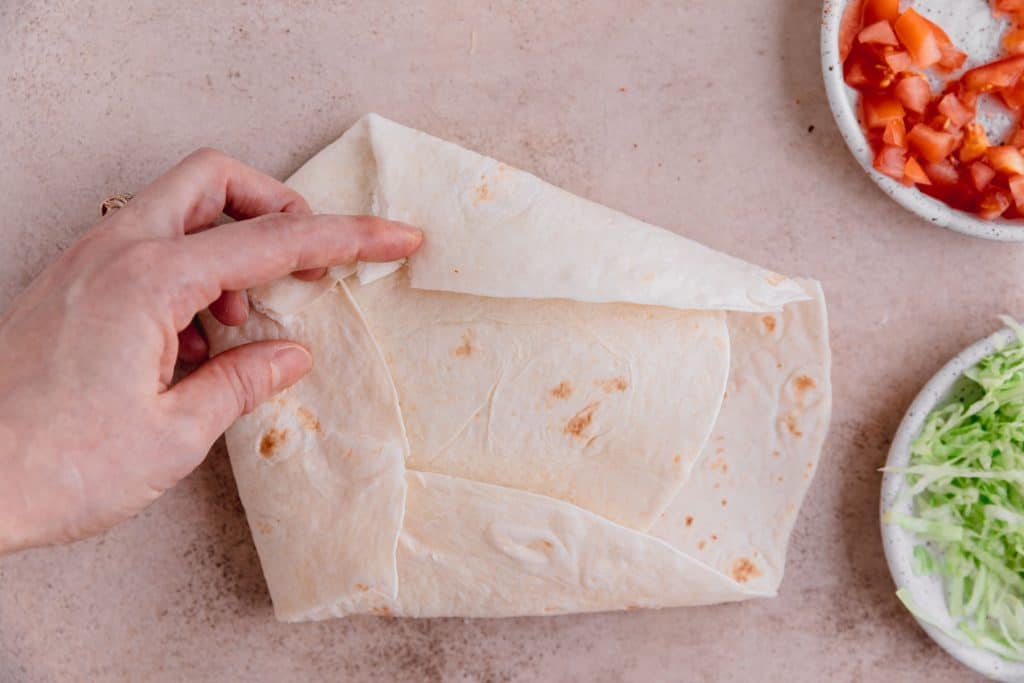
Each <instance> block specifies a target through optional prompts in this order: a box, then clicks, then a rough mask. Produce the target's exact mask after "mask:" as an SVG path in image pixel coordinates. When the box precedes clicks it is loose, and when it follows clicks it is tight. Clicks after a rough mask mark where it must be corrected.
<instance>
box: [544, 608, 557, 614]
mask: <svg viewBox="0 0 1024 683" xmlns="http://www.w3.org/2000/svg"><path fill="white" fill-rule="evenodd" d="M544 611H545V612H547V613H548V614H550V613H551V612H557V611H558V608H557V607H545V608H544Z"/></svg>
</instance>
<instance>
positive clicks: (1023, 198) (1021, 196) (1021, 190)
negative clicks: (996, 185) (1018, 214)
mask: <svg viewBox="0 0 1024 683" xmlns="http://www.w3.org/2000/svg"><path fill="white" fill-rule="evenodd" d="M1006 184H1007V185H1009V186H1010V194H1011V195H1013V204H1014V206H1016V207H1017V210H1018V211H1024V175H1013V176H1010V178H1009V180H1007V181H1006Z"/></svg>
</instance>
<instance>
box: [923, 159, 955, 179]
mask: <svg viewBox="0 0 1024 683" xmlns="http://www.w3.org/2000/svg"><path fill="white" fill-rule="evenodd" d="M924 172H925V173H927V174H928V177H929V178H930V179H931V180H932V182H934V183H935V184H936V185H956V184H957V183H959V182H960V174H959V173H957V172H956V167H955V166H953V163H952V162H951V161H950V160H949V159H943V160H942V161H939V162H936V163H927V164H925V165H924Z"/></svg>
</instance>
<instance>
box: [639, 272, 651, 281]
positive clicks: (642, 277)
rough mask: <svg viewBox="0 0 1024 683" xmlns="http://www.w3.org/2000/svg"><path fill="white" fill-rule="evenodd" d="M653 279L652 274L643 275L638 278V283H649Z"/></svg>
mask: <svg viewBox="0 0 1024 683" xmlns="http://www.w3.org/2000/svg"><path fill="white" fill-rule="evenodd" d="M653 279H654V273H647V274H645V275H642V276H640V282H650V281H651V280H653Z"/></svg>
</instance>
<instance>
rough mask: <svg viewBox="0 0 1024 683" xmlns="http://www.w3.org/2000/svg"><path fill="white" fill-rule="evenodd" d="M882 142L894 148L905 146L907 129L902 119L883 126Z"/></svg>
mask: <svg viewBox="0 0 1024 683" xmlns="http://www.w3.org/2000/svg"><path fill="white" fill-rule="evenodd" d="M882 142H884V143H885V144H887V145H894V146H896V147H906V146H907V127H906V125H904V123H903V119H893V120H892V121H890V122H889V123H887V124H885V132H884V133H882Z"/></svg>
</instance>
